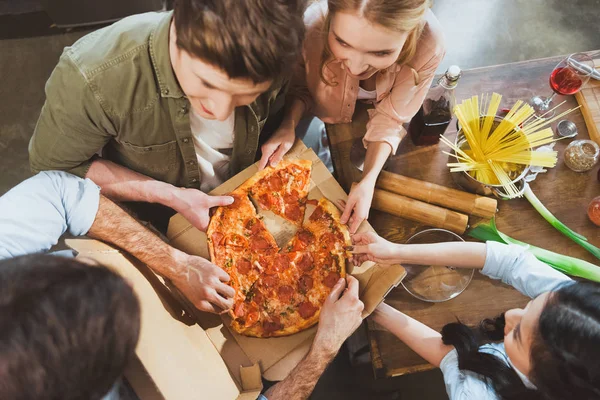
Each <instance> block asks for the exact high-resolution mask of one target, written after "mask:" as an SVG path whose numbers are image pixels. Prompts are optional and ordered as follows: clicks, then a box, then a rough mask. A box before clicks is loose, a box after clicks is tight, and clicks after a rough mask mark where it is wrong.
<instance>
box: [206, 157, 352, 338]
mask: <svg viewBox="0 0 600 400" xmlns="http://www.w3.org/2000/svg"><path fill="white" fill-rule="evenodd" d="M310 173H311V162H310V161H308V160H285V161H282V162H281V163H280V164H279V165H278V166H277V167H275V168H273V167H267V168H266V169H264V170H263V171H260V172H259V173H257V174H255V175H254V176H253V177H252V178H250V179H249V180H248V181H246V182H245V183H244V184H242V185H241V186H240V187H239V188H238V189H236V190H235V191H234V192H233V193H231V195H232V196H233V198H234V203H233V204H232V205H230V206H227V207H219V208H218V209H217V211H216V212H215V214H214V215H213V217H212V219H211V222H210V225H209V227H208V231H207V234H208V244H209V250H210V255H211V259H212V261H213V263H215V264H216V265H218V266H219V267H221V268H223V269H224V270H225V271H226V272H227V273H228V274H229V276H230V278H231V279H230V282H229V284H230V285H231V286H232V287H233V288H234V289H235V297H234V306H233V308H232V310H231V311H230V315H231V317H232V319H233V321H232V324H231V327H232V329H233V330H234V331H235V332H238V333H240V334H242V335H246V336H254V337H273V336H286V335H291V334H293V333H297V332H299V331H302V330H304V329H307V328H309V327H311V326H313V325H315V324H316V323H317V322H318V320H319V314H320V310H321V307H322V305H323V303H324V302H325V299H326V298H327V296H328V295H329V293H330V292H331V289H332V288H333V286H335V284H336V283H337V281H338V280H339V279H340V278H341V277H344V276H345V275H346V268H345V266H346V258H347V253H346V247H347V246H348V245H350V244H351V242H350V235H349V233H348V229H347V228H346V226H345V225H343V224H341V223H340V222H339V219H340V212H339V210H338V209H337V208H336V207H335V206H334V205H333V204H332V203H331V202H330V201H329V200H327V199H325V198H323V199H321V200H319V201H318V202H317V201H315V200H311V201H309V200H307V197H308V191H309V185H310ZM250 198H252V199H254V200H255V201H256V203H257V204H258V206H259V207H260V208H261V209H265V210H270V211H272V212H273V213H275V214H277V215H279V216H281V217H283V218H285V219H287V220H289V221H290V222H292V223H293V224H295V225H297V226H298V230H297V232H296V234H295V235H294V237H293V238H292V239H291V240H290V241H289V242H288V243H287V244H285V245H284V246H283V247H281V248H279V246H278V245H277V243H276V241H275V238H274V237H273V235H272V234H271V233H270V232H269V231H268V230H267V229H266V227H265V224H264V223H263V221H262V219H261V217H260V216H259V214H258V213H257V210H256V208H255V207H254V204H253V203H252V201H251V200H250ZM307 204H312V205H313V206H314V210H313V211H312V213H310V215H309V216H308V218H305V213H306V209H307ZM311 208H313V207H311Z"/></svg>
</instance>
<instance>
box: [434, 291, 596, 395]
mask: <svg viewBox="0 0 600 400" xmlns="http://www.w3.org/2000/svg"><path fill="white" fill-rule="evenodd" d="M504 326H505V325H504V317H503V316H500V317H498V318H496V319H495V320H485V321H483V322H482V325H481V326H480V331H479V332H475V331H474V330H471V329H470V328H468V327H466V326H465V325H462V324H459V323H452V324H448V325H446V326H445V327H444V328H443V329H442V339H443V341H444V343H446V344H450V345H454V346H455V348H456V350H457V353H458V362H459V368H460V369H465V370H469V371H473V372H475V373H478V374H480V375H481V376H482V378H483V379H485V380H486V381H487V382H488V384H490V385H491V386H492V387H493V388H494V390H495V392H496V393H497V394H498V395H499V397H500V398H502V399H523V400H525V399H527V400H529V399H550V400H559V399H561V400H563V399H577V400H591V399H600V285H598V284H596V283H591V282H581V283H574V284H570V285H564V286H562V287H560V288H559V289H558V290H556V291H554V292H552V293H551V295H550V296H549V297H548V300H547V302H546V304H545V306H544V308H543V310H542V312H541V314H540V318H539V322H538V325H537V327H536V330H535V335H534V338H533V341H532V344H531V352H530V354H529V357H530V363H531V371H530V373H529V376H528V378H529V380H530V381H531V382H532V383H533V384H534V385H535V386H536V388H537V390H531V389H527V388H526V387H525V385H524V384H523V382H522V381H521V379H520V378H519V377H518V375H517V374H516V372H515V371H514V370H513V369H512V368H510V367H509V366H507V365H506V364H505V362H504V361H502V360H500V359H499V358H498V357H497V356H494V355H492V354H486V353H482V352H479V351H478V348H479V346H480V345H481V344H482V343H483V341H484V340H485V339H487V340H496V341H497V340H502V339H503V338H504V333H503V332H504Z"/></svg>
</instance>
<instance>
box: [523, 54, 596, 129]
mask: <svg viewBox="0 0 600 400" xmlns="http://www.w3.org/2000/svg"><path fill="white" fill-rule="evenodd" d="M593 71H594V61H593V60H592V58H591V57H590V56H588V55H587V54H585V53H575V54H571V55H570V56H569V57H567V58H565V59H564V60H562V61H561V62H559V63H558V65H557V66H556V67H554V69H553V70H552V73H551V74H550V87H551V88H552V90H553V91H554V93H552V95H551V96H550V97H542V96H535V97H533V98H532V99H531V101H530V104H531V106H532V107H533V109H534V110H535V113H536V115H538V116H540V117H541V116H544V117H545V118H550V117H552V116H553V115H554V111H551V112H549V111H550V110H551V109H552V100H554V96H556V95H557V94H560V95H563V96H568V95H571V94H575V93H577V92H578V91H579V90H580V89H581V87H582V86H583V85H585V84H586V83H587V81H588V80H589V79H590V75H591V74H592V72H593Z"/></svg>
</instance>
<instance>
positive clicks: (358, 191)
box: [341, 142, 392, 233]
mask: <svg viewBox="0 0 600 400" xmlns="http://www.w3.org/2000/svg"><path fill="white" fill-rule="evenodd" d="M391 152H392V146H390V145H389V144H388V143H387V142H373V143H370V144H369V147H367V154H366V156H365V163H364V166H363V174H362V179H361V180H360V182H359V183H358V184H357V185H356V186H354V187H353V188H352V190H351V191H350V194H349V195H348V201H347V202H346V204H345V205H344V212H343V213H342V217H341V222H342V223H343V224H348V226H349V228H350V233H355V232H356V231H357V230H358V227H359V226H360V224H361V223H362V222H363V221H364V220H366V219H367V218H368V217H369V209H370V208H371V201H372V200H373V192H374V191H375V182H376V181H377V177H378V176H379V173H380V172H381V169H382V168H383V165H384V164H385V162H386V160H387V159H388V157H389V156H390V154H391Z"/></svg>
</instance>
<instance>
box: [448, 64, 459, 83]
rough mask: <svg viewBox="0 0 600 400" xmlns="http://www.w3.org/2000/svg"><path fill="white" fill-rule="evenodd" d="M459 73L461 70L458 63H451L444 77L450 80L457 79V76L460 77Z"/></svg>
mask: <svg viewBox="0 0 600 400" xmlns="http://www.w3.org/2000/svg"><path fill="white" fill-rule="evenodd" d="M460 75H461V71H460V67H459V66H458V65H451V66H450V68H448V71H446V77H447V78H448V79H449V80H451V81H456V80H458V78H460Z"/></svg>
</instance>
